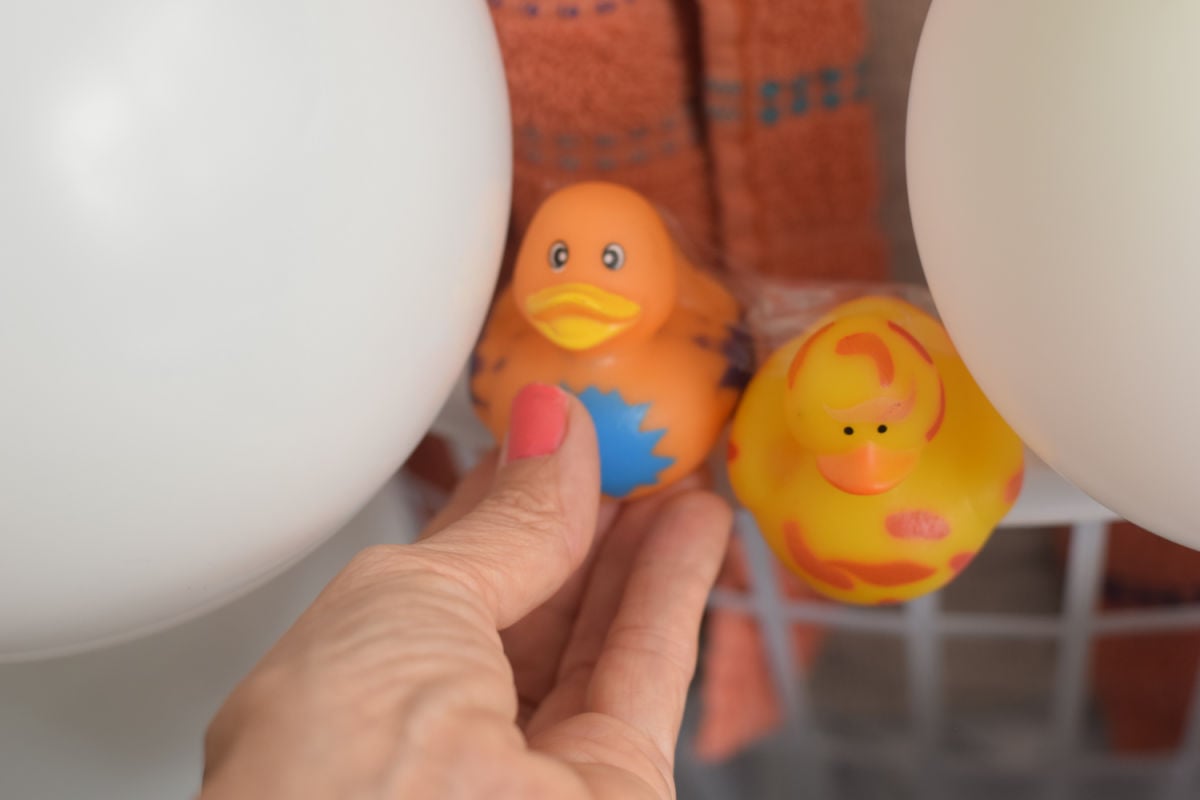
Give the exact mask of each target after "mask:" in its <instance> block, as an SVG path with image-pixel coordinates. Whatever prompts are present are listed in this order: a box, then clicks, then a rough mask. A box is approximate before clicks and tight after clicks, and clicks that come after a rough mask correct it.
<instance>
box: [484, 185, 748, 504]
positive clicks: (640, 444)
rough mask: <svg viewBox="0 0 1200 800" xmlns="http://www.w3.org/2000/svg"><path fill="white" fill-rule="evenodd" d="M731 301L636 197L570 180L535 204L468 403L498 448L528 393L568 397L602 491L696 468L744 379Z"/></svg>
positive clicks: (744, 357) (655, 484)
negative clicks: (596, 456) (552, 388)
mask: <svg viewBox="0 0 1200 800" xmlns="http://www.w3.org/2000/svg"><path fill="white" fill-rule="evenodd" d="M739 316H740V310H739V307H738V304H737V302H736V300H735V299H734V298H733V296H732V295H731V294H730V293H729V292H728V291H727V290H726V289H725V288H724V287H723V286H721V284H720V283H718V282H717V281H716V280H715V279H714V278H712V277H711V276H709V275H707V274H705V273H703V272H701V271H700V270H699V269H697V268H696V267H695V266H694V265H693V264H691V263H690V262H689V261H688V260H687V259H686V258H685V257H684V256H683V254H682V253H681V252H680V250H679V248H678V246H677V245H676V243H675V241H674V239H673V238H672V237H671V234H670V233H669V231H668V230H667V226H666V224H665V223H664V221H663V219H662V217H661V216H660V215H659V213H658V211H656V210H655V208H654V206H653V205H651V204H650V202H649V201H647V200H646V199H645V198H644V197H642V196H641V195H639V194H638V193H636V192H634V191H633V190H631V189H627V188H625V187H622V186H618V185H615V184H609V183H580V184H575V185H572V186H569V187H567V188H565V189H562V190H560V191H558V192H556V193H555V194H553V195H551V196H550V197H549V198H547V199H546V201H545V203H544V204H543V205H542V206H541V208H540V209H539V210H538V212H537V213H536V214H535V215H534V218H533V220H532V222H531V223H530V225H529V229H528V231H527V232H526V234H525V238H524V239H523V240H522V242H521V248H520V251H519V253H518V255H517V262H516V268H515V271H514V274H513V281H512V285H511V286H510V287H509V288H508V289H507V290H505V291H504V292H503V293H502V295H501V296H500V297H499V299H498V300H497V302H496V306H495V309H494V310H493V312H492V316H491V318H490V319H489V320H488V324H487V326H486V328H485V329H484V333H483V337H482V338H481V339H480V343H479V346H478V347H477V348H476V351H475V355H474V358H473V359H472V367H471V369H472V378H471V391H472V400H473V402H474V404H475V408H476V411H477V413H478V414H479V416H480V418H481V419H482V420H483V421H484V423H485V424H486V425H487V426H488V427H489V428H490V429H491V431H492V433H493V434H494V435H495V436H496V438H497V439H502V438H503V436H504V433H505V427H506V425H507V424H508V410H509V407H510V405H511V403H512V400H513V397H514V396H515V395H516V394H517V392H518V391H520V390H521V388H522V387H523V386H525V385H526V384H529V383H533V382H538V383H549V384H554V385H558V386H561V387H563V388H565V389H567V390H568V391H570V392H572V393H573V394H575V395H576V396H577V397H579V399H580V400H581V401H582V402H583V404H584V405H585V406H586V407H587V409H588V411H589V412H590V414H591V416H592V420H593V422H594V423H595V425H596V434H597V438H598V441H599V447H600V464H601V484H602V487H601V488H602V490H603V492H604V494H605V495H607V496H609V497H611V498H617V499H625V498H633V497H637V496H639V495H643V494H647V493H649V492H652V491H654V490H656V489H659V488H661V487H664V486H667V485H668V484H670V483H672V482H674V481H676V480H678V479H679V478H681V477H683V476H684V475H687V474H688V473H689V472H692V471H693V470H695V469H696V468H697V467H698V466H699V465H700V464H701V463H702V462H703V461H704V459H705V458H706V457H707V455H708V453H709V451H710V450H711V449H712V447H713V445H714V444H715V443H716V441H717V438H718V436H719V435H720V433H721V430H722V428H723V427H724V425H725V423H726V421H727V420H728V419H729V416H730V414H731V413H732V412H733V408H734V406H735V405H736V403H737V400H738V397H739V395H740V393H741V390H742V388H743V387H744V386H745V384H746V382H747V381H748V380H749V377H750V374H751V371H752V370H751V360H752V358H753V356H752V347H751V346H750V343H749V341H748V339H747V337H746V336H745V335H744V334H743V333H742V332H741V330H740V328H739V327H738V322H739Z"/></svg>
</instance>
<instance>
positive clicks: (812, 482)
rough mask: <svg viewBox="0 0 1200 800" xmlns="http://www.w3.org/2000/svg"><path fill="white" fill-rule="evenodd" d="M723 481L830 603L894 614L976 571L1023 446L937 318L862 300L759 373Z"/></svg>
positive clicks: (1013, 487)
mask: <svg viewBox="0 0 1200 800" xmlns="http://www.w3.org/2000/svg"><path fill="white" fill-rule="evenodd" d="M729 475H730V480H731V482H732V484H733V488H734V491H735V492H736V494H737V496H738V498H739V499H740V500H741V502H742V503H743V504H744V505H745V506H746V507H747V508H748V509H749V510H750V511H751V512H753V514H754V516H755V518H756V520H757V522H758V525H759V528H760V529H761V531H762V534H763V536H764V537H765V538H766V540H767V541H768V542H769V543H770V545H771V547H772V549H773V550H774V551H775V553H776V555H777V556H778V557H779V558H780V559H781V560H782V561H783V562H784V563H785V564H786V565H787V566H788V567H789V568H790V569H791V570H792V571H794V572H795V573H796V574H798V575H799V576H800V577H802V578H804V579H805V580H806V581H807V582H808V583H809V584H811V585H812V586H813V588H815V589H817V590H818V591H820V592H821V593H822V594H825V595H827V596H829V597H832V598H834V599H837V600H842V601H846V602H851V603H859V604H880V605H886V604H891V603H898V602H903V601H905V600H910V599H912V598H914V597H919V596H920V595H923V594H926V593H927V592H932V591H935V590H937V589H940V588H941V587H942V586H944V585H945V584H946V583H947V582H949V581H950V580H951V579H952V578H954V577H955V576H956V575H957V574H958V573H959V572H961V571H962V570H963V569H964V568H965V567H966V566H967V564H968V563H970V561H971V559H972V558H973V557H974V556H975V554H976V553H977V552H978V551H979V549H980V548H981V547H982V546H983V545H984V543H985V542H986V541H987V539H988V537H989V536H990V535H991V533H992V530H993V529H994V528H995V526H996V525H997V524H998V523H999V522H1000V520H1001V519H1002V518H1003V517H1004V515H1005V514H1006V513H1008V510H1009V509H1010V508H1011V507H1012V505H1013V503H1014V502H1015V501H1016V499H1017V495H1018V494H1019V493H1020V491H1021V484H1022V481H1023V479H1024V448H1023V446H1022V444H1021V442H1020V440H1019V439H1018V438H1017V435H1016V434H1015V433H1014V432H1013V431H1012V429H1011V428H1009V427H1008V425H1007V424H1006V423H1005V422H1004V421H1003V420H1002V419H1001V418H1000V416H999V414H997V413H996V411H995V409H993V408H992V405H991V404H990V403H989V402H988V400H987V398H985V397H984V395H983V392H981V391H980V389H979V387H978V386H977V385H976V384H975V381H974V379H972V377H971V375H970V374H969V373H968V372H967V369H966V366H965V365H964V364H963V362H962V359H961V358H960V357H959V356H958V353H957V352H956V351H955V349H954V346H953V344H951V342H950V338H949V336H948V335H947V334H946V332H945V329H944V328H942V326H941V325H940V324H939V323H938V322H937V321H936V320H934V319H933V318H932V317H930V316H929V315H927V314H925V313H924V312H923V311H921V310H919V309H917V308H916V307H914V306H912V305H910V304H908V303H905V302H903V301H900V300H896V299H893V298H888V297H868V298H863V299H860V300H855V301H852V302H849V303H846V304H843V305H841V306H839V307H837V308H836V309H834V310H833V311H832V312H831V313H829V314H828V315H826V316H825V317H824V318H823V319H821V320H820V321H818V322H817V323H816V324H814V325H813V326H812V327H811V328H810V329H809V331H808V332H807V333H805V334H804V335H802V336H799V337H797V338H796V339H793V340H792V341H791V342H789V343H788V344H786V345H785V346H783V347H782V348H780V349H779V350H778V351H777V352H776V353H775V354H774V355H772V356H771V358H770V359H769V360H768V361H767V363H766V364H765V365H764V366H763V367H762V369H761V370H760V371H759V372H758V374H757V375H755V377H754V379H753V380H752V381H751V383H750V386H749V387H748V388H747V390H746V394H745V396H744V398H743V400H742V404H741V406H740V407H739V409H738V411H737V413H736V415H735V417H734V421H733V428H732V433H731V438H730V445H729Z"/></svg>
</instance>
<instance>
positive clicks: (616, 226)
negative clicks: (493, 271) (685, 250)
mask: <svg viewBox="0 0 1200 800" xmlns="http://www.w3.org/2000/svg"><path fill="white" fill-rule="evenodd" d="M676 258H677V256H676V249H675V243H674V240H673V239H672V238H671V235H670V233H669V232H668V231H667V227H666V225H665V224H664V223H663V220H662V217H661V216H660V215H659V213H658V212H657V211H656V210H655V208H654V206H652V205H651V204H650V203H649V201H647V200H646V199H645V198H644V197H642V196H641V195H640V194H638V193H637V192H634V191H632V190H631V189H626V188H625V187H623V186H617V185H615V184H610V183H580V184H575V185H573V186H569V187H567V188H565V189H562V190H560V191H558V192H556V193H555V194H553V195H551V196H550V197H549V198H547V200H546V201H545V203H543V204H542V206H541V208H539V209H538V211H537V213H536V214H535V215H534V218H533V220H532V222H531V223H530V225H529V230H528V231H527V233H526V234H525V238H524V240H523V241H522V242H521V249H520V252H519V253H518V255H517V263H516V269H515V272H514V274H513V293H514V297H515V299H516V302H517V305H518V307H519V308H520V310H521V313H522V314H524V316H525V318H526V319H527V320H529V323H530V324H531V325H533V327H534V328H536V329H537V330H538V331H539V332H540V333H541V334H542V335H543V336H545V337H546V338H547V339H549V340H550V341H551V342H553V343H554V344H556V345H558V346H559V347H561V348H563V349H565V350H572V351H591V350H599V349H600V348H606V347H616V346H620V345H626V344H636V343H637V342H641V341H645V340H646V339H648V338H650V337H651V336H653V335H654V333H655V332H657V331H658V329H659V328H661V327H662V325H663V323H665V322H666V320H667V318H668V317H669V316H670V315H671V311H672V310H673V308H674V306H675V301H676V297H677V295H678V281H679V275H678V264H677V261H676Z"/></svg>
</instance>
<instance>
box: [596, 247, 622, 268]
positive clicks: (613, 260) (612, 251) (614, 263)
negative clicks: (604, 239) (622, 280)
mask: <svg viewBox="0 0 1200 800" xmlns="http://www.w3.org/2000/svg"><path fill="white" fill-rule="evenodd" d="M600 260H601V261H603V262H604V266H605V267H607V268H608V269H611V270H613V271H614V272H615V271H616V270H619V269H620V268H621V267H623V266H625V248H624V247H621V245H619V244H616V243H615V242H614V243H613V244H610V245H609V246H608V247H606V248H604V255H602V256H601V257H600Z"/></svg>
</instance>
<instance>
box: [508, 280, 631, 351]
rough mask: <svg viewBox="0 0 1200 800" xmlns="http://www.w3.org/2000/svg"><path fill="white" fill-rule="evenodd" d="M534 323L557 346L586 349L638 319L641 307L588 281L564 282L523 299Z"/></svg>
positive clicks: (603, 340)
mask: <svg viewBox="0 0 1200 800" xmlns="http://www.w3.org/2000/svg"><path fill="white" fill-rule="evenodd" d="M525 311H526V313H528V314H529V318H530V320H532V322H533V324H534V327H536V328H537V329H538V330H539V331H541V333H542V335H543V336H545V337H546V338H547V339H549V340H550V341H552V342H554V343H555V344H556V345H558V346H559V347H562V348H565V349H567V350H587V349H588V348H590V347H595V346H596V345H598V344H602V343H604V342H607V341H608V340H609V339H611V338H613V337H614V336H616V335H617V334H619V333H621V332H622V331H624V330H626V329H628V328H629V327H631V326H632V325H633V324H634V323H635V322H637V318H638V315H640V314H641V313H642V307H641V306H639V305H638V304H637V303H635V302H633V301H632V300H630V299H629V298H627V297H622V296H621V295H619V294H613V293H612V292H606V291H605V290H603V289H600V288H598V287H596V286H592V285H591V284H588V283H564V284H561V285H559V286H551V287H548V288H546V289H542V290H541V291H540V292H535V293H534V294H532V295H530V296H529V297H528V298H526V299H525Z"/></svg>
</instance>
